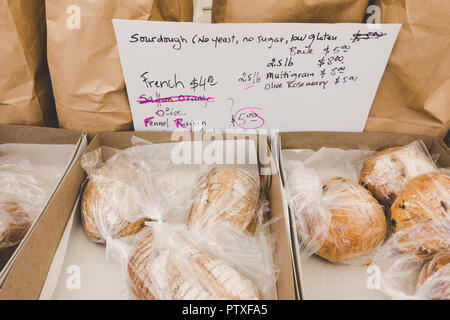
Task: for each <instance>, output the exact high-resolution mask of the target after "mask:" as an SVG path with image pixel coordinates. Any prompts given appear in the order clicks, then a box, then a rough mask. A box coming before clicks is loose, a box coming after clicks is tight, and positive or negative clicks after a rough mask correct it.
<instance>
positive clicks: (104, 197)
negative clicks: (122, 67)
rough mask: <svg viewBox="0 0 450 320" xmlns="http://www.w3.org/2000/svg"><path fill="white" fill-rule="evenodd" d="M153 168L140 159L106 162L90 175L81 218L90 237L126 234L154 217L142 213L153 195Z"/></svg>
mask: <svg viewBox="0 0 450 320" xmlns="http://www.w3.org/2000/svg"><path fill="white" fill-rule="evenodd" d="M150 174H151V172H150V169H149V167H147V166H146V165H145V164H143V163H141V162H138V161H131V160H130V161H126V160H123V159H122V160H115V161H109V162H106V163H105V164H104V165H103V166H101V167H100V168H98V169H96V170H95V172H94V173H93V174H91V175H90V177H89V182H88V183H87V185H86V187H85V189H84V192H83V197H82V200H81V217H82V221H83V226H84V230H85V232H86V234H87V236H88V238H89V239H91V240H92V241H95V242H99V243H105V237H113V238H115V237H125V236H128V235H132V234H135V233H137V232H139V231H141V230H142V228H143V227H144V225H145V222H146V221H151V219H149V218H146V217H144V216H143V215H142V213H143V212H145V211H146V205H147V204H148V203H147V202H146V200H148V198H149V197H151V195H150V194H149V191H148V188H147V185H146V183H147V182H148V180H149V179H150Z"/></svg>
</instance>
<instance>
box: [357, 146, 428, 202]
mask: <svg viewBox="0 0 450 320" xmlns="http://www.w3.org/2000/svg"><path fill="white" fill-rule="evenodd" d="M435 170H436V167H435V165H434V163H433V161H432V160H431V158H430V157H429V156H428V155H427V154H426V153H425V151H424V150H423V149H422V147H421V146H420V144H419V143H418V142H413V143H412V144H409V145H406V146H403V147H396V148H390V149H386V150H384V151H381V152H378V153H377V154H375V155H374V156H372V157H371V158H370V159H369V160H367V161H366V162H365V163H364V164H363V167H362V169H361V174H360V178H359V183H360V184H361V185H362V186H363V187H365V188H366V189H368V190H369V191H370V192H372V194H373V196H374V197H375V198H376V199H377V200H378V201H379V202H380V203H381V204H382V205H385V206H387V207H390V206H391V205H392V203H393V202H394V200H395V198H396V197H397V195H398V194H399V193H400V192H401V191H402V190H403V188H404V187H405V185H406V184H407V182H408V181H409V180H411V179H412V178H414V177H415V176H418V175H420V174H423V173H428V172H433V171H435Z"/></svg>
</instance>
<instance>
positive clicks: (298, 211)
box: [286, 161, 386, 264]
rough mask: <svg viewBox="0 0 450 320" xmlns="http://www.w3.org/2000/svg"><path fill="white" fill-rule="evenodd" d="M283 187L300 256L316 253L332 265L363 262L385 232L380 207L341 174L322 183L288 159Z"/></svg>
mask: <svg viewBox="0 0 450 320" xmlns="http://www.w3.org/2000/svg"><path fill="white" fill-rule="evenodd" d="M286 165H287V171H288V175H287V182H286V189H287V194H288V198H289V205H290V208H291V210H292V212H293V215H294V218H295V222H296V229H297V234H298V236H299V241H300V245H301V247H302V255H303V257H308V256H309V255H311V254H313V253H315V254H317V255H319V256H321V257H323V258H325V259H327V260H329V261H331V262H334V263H342V262H346V263H355V264H365V263H368V262H369V260H370V256H369V254H370V253H372V252H373V250H374V249H375V248H377V247H378V246H379V245H380V243H381V242H382V240H383V239H384V238H385V235H386V220H385V216H384V212H383V210H382V207H381V206H380V205H379V204H378V202H377V201H376V200H375V199H374V198H373V197H372V195H371V194H370V193H369V192H368V191H367V190H365V189H364V188H362V187H361V186H359V185H357V184H356V183H354V182H352V181H351V180H349V179H344V178H342V177H334V178H331V179H328V180H326V181H324V182H322V179H321V178H320V177H319V175H318V174H317V173H316V172H315V170H313V169H311V168H307V167H305V166H304V164H303V163H302V162H299V161H287V162H286Z"/></svg>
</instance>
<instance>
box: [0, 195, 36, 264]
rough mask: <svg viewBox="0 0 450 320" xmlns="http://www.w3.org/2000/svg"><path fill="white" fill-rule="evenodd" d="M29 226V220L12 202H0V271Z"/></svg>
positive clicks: (16, 204)
mask: <svg viewBox="0 0 450 320" xmlns="http://www.w3.org/2000/svg"><path fill="white" fill-rule="evenodd" d="M30 226H31V218H30V217H29V215H28V214H27V213H26V212H24V210H23V209H22V207H21V206H20V204H19V203H18V202H16V201H14V200H11V201H5V200H2V201H0V270H1V269H2V268H3V266H4V265H5V264H6V262H8V260H9V258H10V257H11V255H12V254H13V253H14V251H15V249H16V247H17V246H18V245H19V243H20V242H21V241H22V239H23V238H24V237H25V235H26V233H27V232H28V229H29V228H30Z"/></svg>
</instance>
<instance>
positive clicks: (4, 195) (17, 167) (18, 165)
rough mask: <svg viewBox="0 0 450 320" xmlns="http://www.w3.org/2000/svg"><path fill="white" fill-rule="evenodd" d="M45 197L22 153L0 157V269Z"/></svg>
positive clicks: (24, 232)
mask: <svg viewBox="0 0 450 320" xmlns="http://www.w3.org/2000/svg"><path fill="white" fill-rule="evenodd" d="M47 198H48V192H47V191H46V189H45V188H44V186H43V185H42V184H41V183H39V182H38V181H37V180H36V178H35V177H34V175H33V170H32V166H31V163H30V162H29V161H28V160H27V159H26V158H24V157H20V156H15V155H6V156H2V157H0V269H1V268H2V267H3V266H4V265H5V264H6V262H7V261H8V260H9V258H10V256H11V255H12V254H13V253H14V250H15V249H16V247H17V246H18V245H19V243H20V242H21V241H22V239H23V238H24V237H25V235H26V233H27V232H28V230H29V228H30V227H31V225H32V223H33V221H34V220H35V219H36V218H37V216H38V215H39V213H40V212H41V210H42V209H43V207H44V204H45V202H46V200H47Z"/></svg>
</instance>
